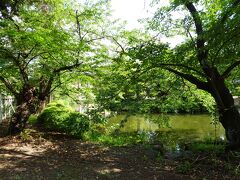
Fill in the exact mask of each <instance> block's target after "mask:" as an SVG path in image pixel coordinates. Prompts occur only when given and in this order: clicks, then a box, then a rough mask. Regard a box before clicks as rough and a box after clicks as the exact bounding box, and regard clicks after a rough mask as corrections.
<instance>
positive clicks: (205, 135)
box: [109, 114, 225, 146]
mask: <svg viewBox="0 0 240 180" xmlns="http://www.w3.org/2000/svg"><path fill="white" fill-rule="evenodd" d="M166 117H167V118H166ZM157 119H165V120H166V119H167V122H168V126H166V125H164V123H157V122H161V120H160V121H159V120H157ZM121 121H122V122H124V123H123V126H122V128H120V131H121V132H147V133H148V134H149V136H154V138H156V137H157V138H158V139H161V140H162V141H164V142H165V143H168V144H174V146H175V145H177V144H179V143H181V142H184V143H187V142H192V141H194V140H206V139H210V138H211V139H215V138H216V139H222V140H224V139H225V135H224V129H223V127H222V126H221V125H220V124H219V123H218V124H217V125H214V124H213V123H212V121H211V117H210V115H206V114H201V115H189V114H187V115H186V114H185V115H167V116H162V117H160V118H159V116H158V115H152V116H149V117H148V116H143V115H131V116H129V115H124V114H123V115H117V116H115V117H112V118H111V119H110V121H109V123H110V125H115V124H119V123H120V122H121ZM166 124H167V123H166Z"/></svg>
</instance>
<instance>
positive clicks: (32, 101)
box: [8, 87, 39, 135]
mask: <svg viewBox="0 0 240 180" xmlns="http://www.w3.org/2000/svg"><path fill="white" fill-rule="evenodd" d="M15 98H16V102H17V104H16V105H17V107H16V111H15V113H14V114H13V115H12V118H11V121H10V124H9V130H8V133H9V134H11V135H13V134H18V133H20V132H22V131H23V130H24V128H25V126H26V123H27V120H28V118H29V117H30V115H31V114H33V113H35V112H36V111H37V109H38V106H39V100H38V98H37V97H36V94H35V88H33V87H29V88H25V89H24V90H23V91H22V93H19V94H18V96H17V97H15Z"/></svg>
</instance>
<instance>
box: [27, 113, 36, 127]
mask: <svg viewBox="0 0 240 180" xmlns="http://www.w3.org/2000/svg"><path fill="white" fill-rule="evenodd" d="M28 122H29V123H30V124H32V125H34V124H36V123H37V122H38V117H37V115H35V114H32V115H31V116H30V117H29V118H28Z"/></svg>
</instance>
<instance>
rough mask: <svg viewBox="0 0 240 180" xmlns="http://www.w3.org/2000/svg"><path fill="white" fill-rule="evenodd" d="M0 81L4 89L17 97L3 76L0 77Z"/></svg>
mask: <svg viewBox="0 0 240 180" xmlns="http://www.w3.org/2000/svg"><path fill="white" fill-rule="evenodd" d="M0 81H2V83H3V84H4V85H5V87H6V88H7V89H8V90H9V91H10V92H11V93H12V94H13V95H14V96H16V95H18V93H17V91H16V90H15V89H14V87H13V85H12V84H11V83H10V82H9V81H8V80H6V79H5V78H4V77H3V76H0Z"/></svg>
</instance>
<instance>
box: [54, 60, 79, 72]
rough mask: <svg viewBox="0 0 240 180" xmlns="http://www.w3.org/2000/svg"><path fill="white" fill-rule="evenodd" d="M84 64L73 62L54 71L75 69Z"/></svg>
mask: <svg viewBox="0 0 240 180" xmlns="http://www.w3.org/2000/svg"><path fill="white" fill-rule="evenodd" d="M82 64H83V62H77V63H76V64H73V65H69V66H64V67H60V68H58V69H55V70H54V71H53V73H56V74H58V73H60V72H61V71H66V70H71V69H74V68H77V67H79V66H81V65H82Z"/></svg>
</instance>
